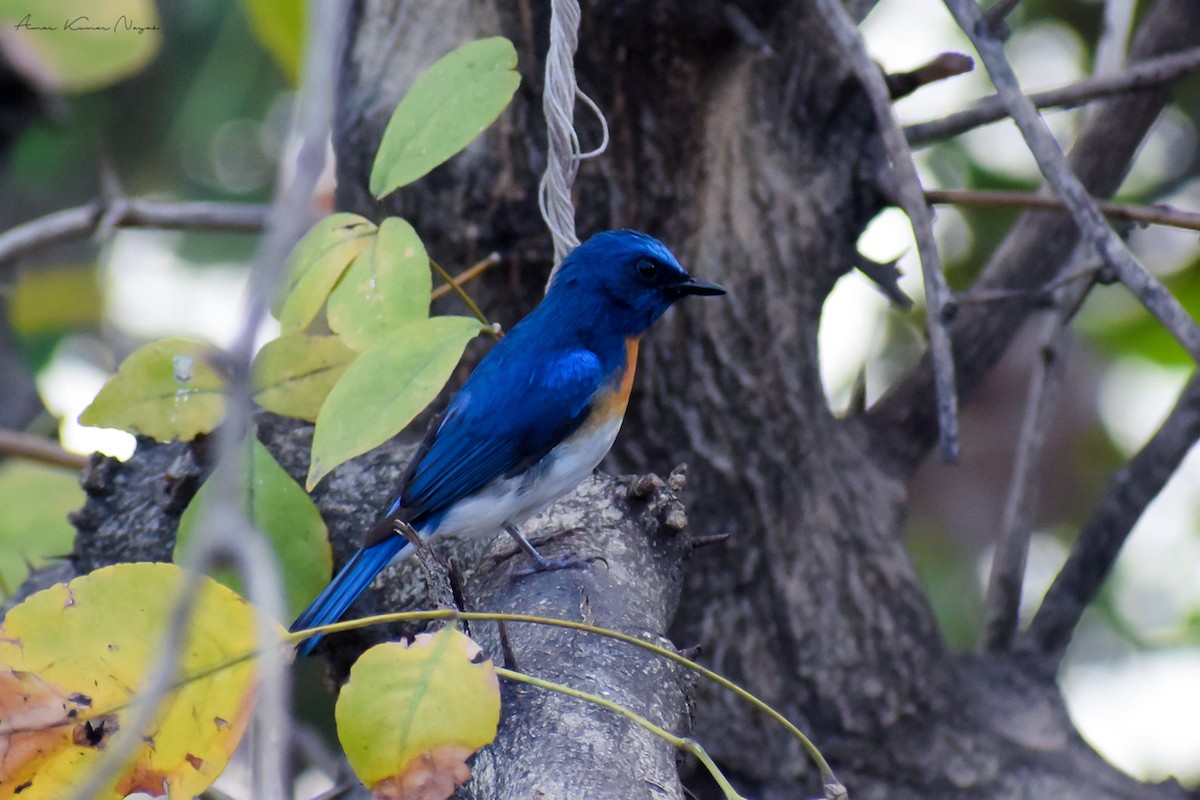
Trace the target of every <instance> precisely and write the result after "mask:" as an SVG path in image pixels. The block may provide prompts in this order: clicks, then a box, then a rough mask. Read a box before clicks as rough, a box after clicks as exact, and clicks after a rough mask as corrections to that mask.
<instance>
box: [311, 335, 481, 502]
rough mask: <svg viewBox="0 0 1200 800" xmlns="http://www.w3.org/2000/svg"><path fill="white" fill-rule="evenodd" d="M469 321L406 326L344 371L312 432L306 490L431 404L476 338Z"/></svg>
mask: <svg viewBox="0 0 1200 800" xmlns="http://www.w3.org/2000/svg"><path fill="white" fill-rule="evenodd" d="M479 331H480V327H479V322H478V321H477V320H474V319H470V318H468V317H432V318H430V319H423V320H421V321H419V322H410V323H409V324H407V325H404V326H403V327H401V328H398V329H397V330H395V331H393V332H392V333H389V334H388V335H387V336H385V337H384V338H382V339H381V340H380V341H379V342H378V343H377V344H376V346H375V347H374V348H373V349H371V350H368V351H367V352H365V353H363V354H362V355H360V356H359V357H358V358H357V359H355V361H354V363H353V364H351V365H350V366H349V367H347V368H346V372H345V373H343V375H342V379H341V380H340V381H338V382H337V385H335V386H334V387H333V389H332V391H330V392H329V396H328V397H326V398H325V405H323V406H321V413H320V414H318V415H317V426H316V429H315V430H314V431H313V443H312V463H311V464H310V465H309V469H308V485H307V488H308V490H309V491H312V488H313V487H314V486H316V485H317V483H319V482H320V480H321V479H322V478H324V477H325V476H326V475H328V474H329V473H330V472H331V471H332V470H333V469H334V468H335V467H337V466H338V464H341V463H342V462H344V461H346V460H348V459H351V458H354V457H355V456H357V455H361V454H363V453H365V452H367V451H368V450H370V449H372V448H375V447H378V446H379V445H381V444H383V443H384V442H386V441H387V440H388V439H390V438H391V437H393V436H395V435H396V434H397V433H399V432H400V431H401V430H402V429H403V428H404V426H405V425H407V424H408V423H410V422H412V419H413V417H415V416H416V415H417V414H418V413H420V411H421V409H423V408H425V406H427V405H429V403H430V402H432V401H433V399H434V398H435V397H437V394H438V392H439V391H441V389H442V386H443V385H445V383H446V381H447V379H449V377H450V373H451V372H453V371H454V367H455V365H456V364H458V360H459V358H461V357H462V352H463V348H465V347H466V346H467V342H469V341H470V340H471V339H472V338H473V337H474V336H475V335H476V334H477V333H479Z"/></svg>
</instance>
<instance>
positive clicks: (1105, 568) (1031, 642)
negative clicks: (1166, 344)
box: [1023, 372, 1200, 671]
mask: <svg viewBox="0 0 1200 800" xmlns="http://www.w3.org/2000/svg"><path fill="white" fill-rule="evenodd" d="M1198 438H1200V372H1198V373H1195V374H1193V375H1192V378H1191V380H1190V381H1188V383H1187V386H1185V387H1184V389H1183V392H1182V393H1181V394H1180V395H1179V399H1178V400H1177V401H1176V403H1175V407H1174V408H1173V409H1172V410H1171V413H1170V414H1169V415H1168V416H1167V419H1166V421H1165V422H1163V424H1162V427H1161V428H1159V429H1158V432H1157V433H1155V434H1154V436H1152V437H1151V438H1150V441H1149V442H1147V443H1146V445H1145V446H1144V447H1142V449H1141V450H1140V451H1138V453H1137V455H1135V456H1134V457H1133V458H1131V459H1130V460H1129V463H1127V464H1126V465H1125V466H1124V467H1122V468H1121V469H1120V470H1118V471H1117V473H1116V474H1115V475H1114V476H1113V478H1112V480H1111V481H1110V482H1109V484H1108V488H1107V489H1105V492H1104V496H1103V499H1102V500H1101V502H1100V503H1099V505H1098V506H1097V507H1096V510H1095V511H1094V512H1093V513H1092V515H1091V517H1090V518H1089V519H1088V521H1087V523H1086V524H1085V525H1084V526H1083V530H1081V531H1080V533H1079V538H1077V539H1076V540H1075V544H1074V545H1073V546H1072V547H1071V554H1070V555H1069V556H1068V557H1067V562H1066V564H1064V565H1063V568H1062V570H1061V571H1060V572H1059V573H1058V576H1057V577H1056V578H1055V579H1054V583H1053V584H1051V586H1050V589H1049V591H1047V592H1046V597H1045V599H1043V600H1042V605H1041V607H1040V608H1039V609H1038V611H1037V614H1036V615H1035V616H1034V618H1033V621H1032V622H1031V623H1030V626H1029V629H1028V631H1026V633H1025V635H1024V637H1023V645H1024V646H1025V647H1027V648H1028V649H1031V650H1033V651H1034V652H1036V653H1038V654H1039V655H1041V656H1043V657H1044V658H1045V659H1046V667H1047V668H1048V669H1049V670H1050V671H1053V670H1054V669H1055V668H1056V667H1057V665H1058V663H1059V662H1060V661H1061V660H1062V657H1063V654H1064V653H1065V652H1066V649H1067V645H1068V644H1069V643H1070V640H1071V634H1072V632H1073V631H1074V630H1075V627H1076V626H1077V625H1078V624H1079V620H1080V618H1081V617H1082V616H1083V612H1084V609H1086V608H1087V607H1088V605H1089V604H1090V603H1091V602H1092V600H1094V599H1095V597H1096V594H1097V593H1098V592H1099V590H1100V587H1101V585H1102V584H1103V583H1104V580H1105V578H1107V577H1108V574H1109V572H1110V571H1111V570H1112V566H1113V563H1114V562H1115V561H1116V559H1117V555H1118V554H1119V553H1120V551H1121V547H1122V546H1123V545H1124V543H1125V540H1126V538H1128V536H1129V533H1130V531H1131V530H1132V529H1133V526H1134V524H1135V523H1136V522H1137V521H1138V519H1139V518H1140V517H1141V515H1142V512H1143V511H1145V509H1146V506H1148V505H1149V504H1150V501H1151V500H1153V499H1154V498H1155V497H1156V496H1157V495H1158V493H1159V492H1160V491H1161V490H1162V488H1163V486H1165V485H1166V483H1167V481H1168V480H1169V479H1170V478H1171V476H1172V475H1173V474H1174V473H1175V470H1176V469H1177V468H1178V467H1179V464H1180V463H1181V462H1182V461H1183V459H1184V456H1186V455H1187V454H1188V452H1189V451H1190V450H1191V449H1192V446H1193V445H1195V443H1196V440H1197V439H1198Z"/></svg>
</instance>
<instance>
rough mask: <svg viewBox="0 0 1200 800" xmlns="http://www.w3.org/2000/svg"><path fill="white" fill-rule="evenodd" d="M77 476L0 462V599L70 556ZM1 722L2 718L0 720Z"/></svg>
mask: <svg viewBox="0 0 1200 800" xmlns="http://www.w3.org/2000/svg"><path fill="white" fill-rule="evenodd" d="M83 500H84V497H83V489H81V488H80V487H79V476H78V475H77V474H75V473H73V472H66V471H64V470H61V469H50V468H48V467H43V466H39V465H36V464H31V463H29V462H22V461H16V460H13V459H10V460H9V461H7V462H6V463H4V464H0V508H2V509H4V513H2V514H0V589H2V590H3V594H4V596H6V597H7V596H9V595H11V594H12V592H13V590H15V589H16V588H17V586H18V585H20V583H21V581H23V580H25V576H26V575H28V574H29V567H30V566H34V567H40V566H42V565H43V564H45V563H46V561H47V560H49V559H51V558H54V557H56V556H65V555H67V554H69V553H70V552H71V543H72V542H73V541H74V540H75V529H74V528H73V527H71V523H69V522H67V514H68V513H70V512H71V511H74V510H75V509H77V508H79V507H80V506H82V505H83ZM0 719H7V718H6V717H0Z"/></svg>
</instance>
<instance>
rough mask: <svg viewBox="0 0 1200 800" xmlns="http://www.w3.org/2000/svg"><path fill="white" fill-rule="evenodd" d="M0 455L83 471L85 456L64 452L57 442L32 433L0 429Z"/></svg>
mask: <svg viewBox="0 0 1200 800" xmlns="http://www.w3.org/2000/svg"><path fill="white" fill-rule="evenodd" d="M0 455H5V456H16V457H17V458H23V459H26V460H27V461H37V462H39V463H42V464H49V465H50V466H52V467H66V468H67V469H83V468H84V467H86V466H87V463H88V459H87V456H81V455H79V454H78V453H72V452H71V451H70V450H64V449H63V447H62V445H60V444H59V443H58V442H56V441H54V440H52V439H47V438H45V437H44V436H35V435H33V434H32V433H22V432H21V431H14V430H9V429H7V428H0Z"/></svg>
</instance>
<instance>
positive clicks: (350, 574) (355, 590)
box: [291, 536, 408, 656]
mask: <svg viewBox="0 0 1200 800" xmlns="http://www.w3.org/2000/svg"><path fill="white" fill-rule="evenodd" d="M405 547H408V542H407V541H405V540H404V537H402V536H389V537H388V538H386V539H384V540H383V541H380V542H378V543H376V544H373V545H371V546H370V547H362V548H359V550H358V552H356V553H355V554H354V555H352V556H351V557H350V560H349V561H347V562H346V565H345V566H344V567H342V571H341V572H339V573H338V574H337V576H336V577H335V578H334V579H333V580H332V581H330V582H329V585H328V586H326V587H325V589H324V591H322V592H321V594H320V595H318V596H317V599H316V600H313V601H312V603H310V604H309V606H308V608H306V609H304V611H303V612H301V614H300V616H298V617H296V621H295V622H293V623H292V627H291V631H292V632H293V633H294V632H295V631H299V630H303V629H305V628H314V627H316V626H318V625H330V624H332V623H334V622H337V621H338V620H339V619H341V617H342V614H345V613H346V609H348V608H349V607H350V605H351V603H353V602H354V601H355V600H356V599H357V598H358V596H359V595H360V594H362V593H363V590H364V589H366V588H367V587H368V586H370V585H371V581H373V580H375V576H376V575H378V574H379V573H380V572H382V571H383V568H384V567H386V566H387V565H388V562H390V561H391V560H392V559H393V558H395V556H396V554H397V553H399V552H400V551H401V550H403V549H404V548H405ZM321 638H322V637H321V636H319V635H317V636H310V637H309V638H308V639H305V640H304V641H303V642H301V643H300V644H299V645H297V646H296V654H297V655H300V656H306V655H308V654H309V653H311V652H312V651H313V648H315V647H316V646H317V643H318V642H319V641H321Z"/></svg>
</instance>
